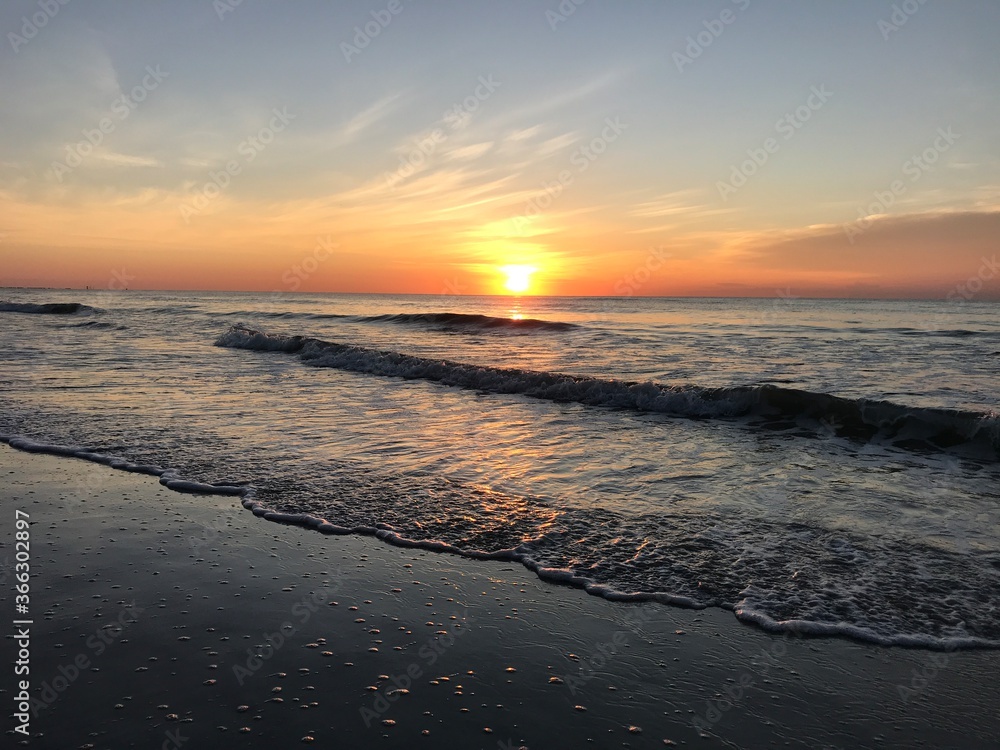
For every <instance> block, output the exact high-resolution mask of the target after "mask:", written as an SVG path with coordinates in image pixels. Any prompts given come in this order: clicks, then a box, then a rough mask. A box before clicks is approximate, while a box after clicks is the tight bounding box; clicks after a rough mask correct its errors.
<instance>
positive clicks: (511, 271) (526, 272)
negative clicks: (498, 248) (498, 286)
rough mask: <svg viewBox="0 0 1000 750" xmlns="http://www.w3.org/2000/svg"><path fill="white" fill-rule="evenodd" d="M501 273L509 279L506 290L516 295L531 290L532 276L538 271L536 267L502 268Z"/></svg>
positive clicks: (515, 266) (506, 282) (516, 266)
mask: <svg viewBox="0 0 1000 750" xmlns="http://www.w3.org/2000/svg"><path fill="white" fill-rule="evenodd" d="M499 270H500V272H501V273H502V274H504V275H505V276H506V277H507V280H506V281H505V282H504V288H505V289H506V290H507V291H509V292H513V293H514V294H523V293H524V292H527V291H528V290H529V289H530V288H531V275H532V274H533V273H535V272H536V271H537V270H538V269H537V268H535V267H534V266H522V265H509V266H501V267H500V269H499Z"/></svg>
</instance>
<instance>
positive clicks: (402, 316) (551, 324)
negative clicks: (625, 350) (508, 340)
mask: <svg viewBox="0 0 1000 750" xmlns="http://www.w3.org/2000/svg"><path fill="white" fill-rule="evenodd" d="M214 314H215V315H218V316H220V317H227V318H232V317H242V318H255V317H256V318H274V319H279V320H289V319H291V320H345V321H348V322H353V323H391V324H396V325H422V326H433V327H436V328H441V329H444V330H455V331H461V330H490V329H501V330H512V331H568V330H572V329H574V328H579V327H580V326H578V325H577V324H575V323H564V322H562V321H558V320H540V319H537V318H500V317H496V316H493V315H477V314H470V313H455V312H439V313H386V314H383V315H346V314H338V313H308V312H272V311H267V312H256V311H250V310H237V311H232V312H224V313H214Z"/></svg>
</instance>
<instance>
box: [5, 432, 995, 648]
mask: <svg viewBox="0 0 1000 750" xmlns="http://www.w3.org/2000/svg"><path fill="white" fill-rule="evenodd" d="M0 443H7V444H9V445H10V446H11V447H12V448H16V449H19V450H22V451H26V452H30V453H47V454H51V455H56V456H65V457H72V458H78V459H83V460H85V461H90V462H94V463H98V464H103V465H106V466H109V467H111V468H113V469H118V470H121V471H128V472H133V473H139V474H147V475H152V476H156V477H159V482H160V484H162V485H164V486H165V487H167V488H168V489H171V490H174V491H176V492H183V493H191V494H210V495H228V496H233V497H238V498H239V499H240V502H241V504H242V505H243V507H244V508H246V509H247V510H250V511H251V512H252V513H253V515H254V516H257V517H260V518H263V519H264V520H267V521H272V522H275V523H282V524H287V525H294V526H299V527H303V528H306V529H311V530H314V531H318V532H320V533H322V534H328V535H345V534H353V535H361V536H372V537H375V538H377V539H379V540H381V541H384V542H386V543H389V544H392V545H395V546H399V547H404V548H417V549H425V550H428V551H433V552H444V553H451V554H455V555H459V556H462V557H465V558H469V559H475V560H496V561H509V562H516V563H518V564H520V565H523V566H524V567H525V568H526V569H528V570H530V571H532V572H533V573H535V575H537V576H538V577H539V578H540V579H541V580H543V581H548V582H551V583H553V584H559V585H568V586H574V587H577V588H581V589H583V590H585V591H586V592H587V593H588V594H591V595H594V596H600V597H603V598H605V599H608V600H609V601H614V602H659V603H662V604H667V605H671V606H676V607H683V608H690V609H706V608H709V607H716V608H720V609H724V610H728V611H731V612H733V614H734V615H735V617H736V618H737V619H739V620H740V621H742V622H745V623H747V624H751V625H754V626H756V627H759V628H761V629H762V630H765V631H768V632H772V633H783V634H790V635H796V636H803V637H843V638H850V639H853V640H858V641H863V642H868V643H875V644H878V645H882V646H900V647H909V648H923V649H931V650H942V651H952V650H955V649H997V648H1000V640H998V639H997V638H996V637H995V633H996V628H995V627H993V628H986V629H982V628H978V629H977V628H970V629H967V628H966V623H965V622H962V623H960V624H959V625H955V624H954V614H955V610H954V607H955V606H956V599H957V598H961V597H965V598H966V599H971V600H972V601H974V602H975V603H977V604H981V603H982V601H983V597H984V596H985V594H984V593H983V591H984V589H983V588H982V586H985V585H988V584H989V580H992V579H989V580H987V579H983V580H972V581H966V582H965V587H964V588H963V590H961V591H957V590H951V589H949V595H948V600H947V603H948V611H947V612H946V617H945V618H944V619H945V622H946V625H945V626H944V627H940V628H936V629H935V628H930V632H928V628H929V626H931V625H932V624H933V623H932V622H930V621H928V620H927V618H926V615H927V612H926V611H922V612H918V614H919V615H921V616H922V617H923V618H924V619H920V618H919V617H918V618H917V619H916V621H915V622H916V624H917V625H918V627H913V626H914V622H910V621H902V620H900V619H899V613H896V614H895V615H894V609H893V607H896V606H898V602H897V601H895V600H896V599H898V600H901V601H904V602H906V601H908V600H909V599H910V597H909V596H906V595H905V594H912V593H913V592H912V590H908V589H906V588H905V587H906V586H907V585H908V584H912V583H913V581H912V580H910V581H900V580H897V578H896V577H895V576H891V575H889V574H890V573H891V572H892V571H891V570H887V571H883V573H884V575H886V576H889V577H887V578H885V580H882V579H880V578H877V577H876V578H871V579H870V580H867V581H865V580H864V579H862V580H861V581H859V580H856V579H854V578H852V579H851V583H852V586H851V587H850V588H848V589H846V590H844V591H842V592H838V593H840V594H841V595H842V596H846V597H847V599H846V600H845V601H840V600H838V599H834V602H835V603H836V602H839V603H841V604H844V605H850V606H854V605H857V611H856V612H854V613H853V614H854V615H856V618H853V621H852V619H846V620H845V619H843V613H842V612H839V611H836V610H827V609H824V608H823V607H822V606H814V607H812V609H813V611H809V608H808V607H806V608H805V609H806V610H807V611H806V612H803V613H802V614H800V615H799V616H797V617H795V616H786V615H785V612H786V611H796V610H799V609H801V605H802V602H801V601H799V600H801V599H802V598H803V597H804V596H807V595H809V594H810V590H808V589H807V590H804V591H802V590H799V588H798V584H796V585H792V586H791V587H787V586H786V587H785V588H781V587H771V588H768V587H766V586H763V585H761V584H763V581H760V582H754V583H750V584H749V585H747V584H744V588H743V590H741V591H740V590H738V589H735V590H734V591H738V594H736V598H735V599H729V598H726V597H725V596H720V594H721V591H719V590H714V589H717V588H718V587H716V586H712V585H708V586H706V585H705V584H706V583H707V582H706V581H703V580H701V579H697V585H696V586H695V587H694V589H691V586H690V585H689V586H687V587H686V588H684V587H677V590H675V592H674V593H671V592H670V590H669V589H668V590H664V589H661V588H659V587H656V588H648V587H645V586H643V585H642V583H641V582H640V581H641V578H640V579H636V580H634V581H631V582H629V581H624V582H619V583H617V584H611V583H601V582H598V581H596V580H594V575H595V573H596V572H599V570H600V567H601V566H591V568H590V569H588V568H586V566H583V567H584V569H583V570H578V569H576V568H578V567H580V566H578V565H570V566H567V567H562V566H561V565H558V564H557V565H553V564H552V563H551V562H549V561H548V560H547V559H546V558H547V557H548V556H549V555H548V554H547V552H549V551H547V550H546V548H545V547H546V543H547V542H549V543H551V542H552V541H553V540H558V539H559V538H561V537H562V536H564V535H565V534H566V531H563V532H558V531H551V530H550V531H549V532H547V533H545V534H542V535H541V536H537V537H534V538H522V539H521V541H520V543H516V544H515V546H512V547H507V548H499V549H498V548H494V549H491V550H481V549H475V548H470V547H468V546H466V545H458V544H455V543H449V542H446V541H443V540H440V539H434V538H430V539H428V538H414V537H412V536H408V535H407V534H406V533H405V532H404V533H401V532H400V531H398V530H397V529H396V528H394V527H393V526H391V525H389V524H386V523H375V524H356V523H353V524H352V523H351V522H350V521H349V520H346V519H345V520H341V519H338V520H341V523H346V524H349V525H341V523H333V522H331V521H329V520H327V519H326V518H325V517H324V515H325V514H322V513H315V512H305V511H294V510H293V511H281V510H275V509H272V508H270V507H268V506H267V505H265V504H264V503H263V502H262V501H261V500H259V499H258V490H257V487H255V486H254V485H253V483H252V482H250V481H245V480H238V479H229V480H227V481H219V482H205V481H196V480H193V479H188V478H185V477H184V476H182V475H181V473H180V471H179V470H178V469H176V468H163V467H161V466H157V465H154V464H148V463H136V462H132V461H128V460H126V459H124V458H121V457H118V456H114V455H110V454H107V453H101V452H97V451H95V450H92V449H89V448H86V447H82V446H69V445H60V444H53V443H44V442H39V441H36V440H32V439H29V438H25V437H22V436H19V435H4V434H0ZM584 515H585V516H586V519H587V521H588V524H587V528H593V525H592V523H593V521H594V519H593V518H592V517H591V516H592V512H590V511H588V512H587V513H586V514H584ZM600 520H601V521H602V523H600V524H599V525H598V528H603V527H604V526H605V525H608V524H610V525H611V528H609V529H607V534H608V535H610V536H614V537H618V536H620V533H621V529H620V528H617V527H615V525H614V522H613V519H610V518H601V519H600ZM656 529H657V534H662V533H663V532H664V528H663V526H662V524H661V523H659V520H657V523H656ZM679 532H680V533H681V534H685V533H686V532H685V531H684V530H683V529H680V530H679ZM595 533H597V532H596V531H595ZM800 533H801V532H800ZM570 536H571V537H572V538H574V539H575V538H578V536H579V534H578V533H572V534H571V535H570ZM701 536H702V537H704V534H702V535H701ZM765 536H766V535H758V538H759V540H761V542H762V541H763V540H764V539H765ZM666 541H667V542H668V543H667V544H665V545H663V551H664V552H665V553H666V554H668V555H669V556H670V557H675V556H676V555H677V553H678V546H679V545H678V544H677V543H673V544H671V543H669V542H670V540H666ZM674 541H675V542H678V541H679V539H677V540H674ZM700 541H701V543H705V540H704V539H703V538H702V539H701V540H700ZM698 543H699V538H698V537H697V536H696V537H695V538H693V539H689V540H688V541H687V542H686V544H687V545H688V546H690V545H692V544H695V545H696V544H698ZM801 543H803V544H805V547H806V550H811V551H814V552H815V551H816V550H820V551H822V550H823V549H824V548H825V547H831V546H833V547H836V549H837V550H839V549H840V547H841V546H843V545H844V542H843V541H842V540H840V539H839V537H837V538H834V539H833V540H825V541H824V540H822V539H819V540H817V539H812V538H809V539H806V540H805V541H804V542H801ZM776 544H778V545H783V542H781V541H780V540H778V541H777V542H776ZM654 546H655V545H654ZM782 548H783V547H782ZM835 551H836V550H835ZM767 552H768V550H766V549H765V550H763V552H761V551H758V554H755V555H748V556H747V555H741V556H740V561H741V563H742V562H745V561H747V560H751V561H752V560H754V559H756V560H757V564H759V565H760V566H763V569H762V571H761V572H764V570H766V569H770V568H771V567H773V566H774V565H775V564H776V561H777V558H776V556H775V555H773V554H767ZM631 559H632V560H633V561H634V560H635V559H636V558H635V557H634V556H633V557H632V558H631ZM820 560H821V561H825V562H827V563H829V560H827V559H825V558H823V557H822V556H821V557H820ZM612 562H614V561H612ZM648 562H649V564H651V565H654V566H655V565H660V564H663V562H664V561H663V560H657V559H656V558H650V559H649V560H648ZM689 562H690V561H689ZM716 562H717V561H716ZM937 562H940V561H937ZM986 562H987V565H990V564H992V566H993V567H997V566H1000V560H997V561H993V562H992V563H990V561H986ZM931 563H935V561H930V562H927V561H925V565H924V566H922V568H927V569H926V570H924V569H922V570H921V573H922V574H926V573H932V574H933V573H935V565H933V564H931ZM604 567H607V565H605V566H604ZM682 567H683V566H682ZM818 567H823V566H822V565H820V566H818ZM834 567H839V566H834ZM797 568H798V563H795V564H794V569H797ZM684 569H685V570H686V568H684ZM873 571H874V573H878V572H879V568H878V566H874V568H873ZM873 571H869V575H871V574H872V572H873ZM687 572H688V573H690V571H687ZM737 573H741V575H740V576H739V577H740V580H744V581H745V580H747V578H746V575H747V572H746V571H742V572H741V571H737ZM854 573H855V571H852V575H853V574H854ZM760 577H761V578H763V577H764V576H760ZM794 577H795V576H788V575H785V576H782V580H783V581H784V582H785V583H789V582H791V579H792V578H794ZM755 578H756V576H753V575H752V574H751V575H750V579H751V580H753V579H755ZM664 583H668V581H664ZM674 583H677V582H676V581H675V582H674ZM835 584H836V581H835V580H830V581H828V582H827V584H826V588H824V597H823V598H824V599H825V598H829V597H830V595H831V593H832V591H831V589H830V586H832V585H835ZM859 584H861V585H859ZM879 584H881V585H885V586H890V587H891V586H895V587H896V589H899V590H896V589H892V590H890V591H888V592H885V593H886V596H883V597H878V596H874V594H875V593H877V592H878V591H880V587H879ZM866 585H867V586H870V587H872V588H871V589H870V590H867V591H866V590H865V589H866ZM669 588H674V587H669ZM890 594H891V596H889V595H890ZM859 595H860V598H859V599H858V601H855V598H857V597H859ZM883 599H884V601H883ZM935 600H936V599H929V600H928V602H927V603H931V602H932V601H935ZM816 601H819V599H817V600H816ZM808 603H809V604H815V602H814V601H813V600H810V602H808ZM820 604H822V602H821V601H820ZM862 605H863V606H862ZM875 605H880V607H879V608H877V609H879V610H880V611H873V609H872V608H873V606H875ZM890 605H891V606H890ZM904 609H905V607H904ZM802 615H805V616H802ZM987 622H992V621H990V620H988V619H987Z"/></svg>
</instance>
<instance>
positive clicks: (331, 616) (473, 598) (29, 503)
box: [0, 446, 1000, 750]
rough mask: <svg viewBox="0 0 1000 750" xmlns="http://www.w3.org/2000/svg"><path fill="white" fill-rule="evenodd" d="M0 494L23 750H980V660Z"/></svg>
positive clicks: (470, 566) (3, 461)
mask: <svg viewBox="0 0 1000 750" xmlns="http://www.w3.org/2000/svg"><path fill="white" fill-rule="evenodd" d="M0 472H2V476H3V477H4V479H5V480H6V481H5V482H4V485H3V487H4V489H3V491H2V493H0V498H2V502H3V505H4V521H3V523H2V524H0V531H2V536H0V562H3V563H4V567H3V572H0V577H2V578H4V581H5V583H4V585H3V587H2V590H0V607H2V608H3V609H4V611H5V612H8V613H10V612H13V601H14V591H13V589H12V581H11V576H12V574H13V572H12V570H11V569H10V566H9V562H8V561H9V560H10V559H11V557H12V555H13V550H14V546H13V539H14V537H13V531H14V526H13V524H14V511H15V510H16V509H19V510H22V511H24V512H27V513H29V514H30V517H31V522H32V525H31V541H32V547H31V566H32V575H31V592H32V594H31V601H32V604H31V608H32V611H31V614H32V619H33V620H34V624H33V625H32V633H31V687H30V692H31V695H32V699H33V702H35V701H40V704H39V703H35V706H34V708H35V709H37V711H33V713H37V715H33V716H32V717H31V721H30V726H31V732H32V737H31V740H30V742H31V744H32V745H34V746H36V747H53V748H55V747H60V748H63V747H86V746H88V745H90V746H92V747H94V748H103V747H160V746H166V745H169V743H171V742H172V743H174V746H176V747H181V746H185V745H186V746H188V747H200V746H204V743H206V742H209V741H213V740H214V741H216V742H218V741H220V740H222V741H223V742H225V744H226V746H227V747H229V746H232V747H263V746H272V745H273V744H274V743H282V744H287V743H293V742H294V743H300V742H303V741H304V739H303V738H306V737H313V738H314V741H315V742H319V743H323V744H329V743H331V742H334V741H336V742H339V743H340V744H341V745H342V746H346V747H369V746H373V745H374V746H378V747H411V746H412V745H413V744H415V743H420V742H422V741H424V740H425V739H426V740H429V741H431V742H433V743H434V745H435V746H437V747H462V748H468V747H482V748H490V750H492V748H497V747H515V748H516V747H519V746H522V745H523V746H527V747H570V746H574V747H575V746H578V745H581V744H584V743H587V742H590V743H591V744H594V743H596V744H594V746H597V747H632V748H638V747H662V746H664V741H665V740H669V741H670V742H673V743H676V744H678V745H692V746H697V747H706V748H708V747H733V746H735V747H747V748H757V747H760V748H763V747H772V746H776V745H779V744H782V745H784V744H785V743H787V746H790V747H810V748H815V747H830V748H833V747H842V748H847V747H858V746H866V747H867V746H873V745H877V746H879V747H901V748H902V747H919V746H927V747H956V748H957V747H963V748H980V747H982V748H987V747H995V739H994V735H995V732H996V729H997V727H996V723H997V722H996V719H995V717H996V716H997V715H998V708H1000V698H998V697H997V696H995V695H992V694H988V693H987V694H984V693H986V691H983V690H982V689H981V687H982V686H984V685H988V684H990V680H991V679H992V678H993V676H994V675H995V674H996V671H997V667H998V666H1000V654H998V653H996V652H994V651H978V650H970V651H958V652H931V651H924V650H915V649H900V648H883V647H879V646H875V645H870V644H864V643H858V642H851V641H846V640H841V639H816V638H809V639H801V638H796V637H789V636H786V637H778V636H775V635H771V634H768V633H766V632H763V631H761V630H759V629H757V628H752V627H748V626H745V625H742V624H740V623H739V622H738V621H736V620H734V618H733V617H732V615H731V614H730V613H727V612H726V611H724V610H718V609H704V610H688V609H679V608H675V607H667V606H664V605H661V604H657V603H649V602H647V603H621V602H612V601H608V600H606V599H603V598H600V597H595V596H591V595H589V594H587V593H586V592H585V591H584V590H582V589H579V588H572V587H568V586H562V585H560V586H554V585H552V584H551V583H547V582H546V581H544V580H541V579H539V578H537V577H536V576H535V575H534V574H532V573H531V572H530V571H528V570H526V569H524V568H523V567H521V565H520V564H514V563H512V562H503V561H496V560H492V561H490V560H482V561H479V560H474V559H470V558H468V557H464V556H462V557H459V556H454V555H441V554H436V553H434V552H430V551H427V550H423V549H418V548H412V547H405V546H395V545H388V544H383V543H382V541H381V540H379V539H375V538H372V537H363V536H356V535H324V534H305V533H303V532H302V530H300V529H296V528H289V527H288V526H285V525H283V524H262V523H259V519H258V518H257V516H256V515H255V514H253V513H247V512H246V511H245V510H244V509H242V508H241V507H240V506H239V503H237V502H236V498H234V497H232V496H225V495H205V494H199V495H193V494H182V493H179V492H174V491H169V490H168V489H167V487H165V486H163V485H161V484H158V483H157V482H155V481H152V479H151V478H150V477H147V476H142V475H140V476H136V475H135V474H129V473H126V472H122V471H113V470H112V469H111V468H109V467H108V466H106V465H101V464H95V463H91V462H87V463H81V462H79V461H69V460H67V459H66V458H65V457H61V456H50V455H43V454H41V453H25V452H22V451H19V450H16V449H14V448H12V447H10V446H0ZM331 602H336V604H332V603H331ZM352 607H356V608H357V609H354V610H352V609H351V608H352ZM102 646H103V648H101V647H102ZM7 648H8V653H12V648H11V645H10V644H9V643H8V646H7ZM81 656H82V658H83V659H85V660H86V662H87V664H86V665H85V666H82V667H81V666H79V665H82V664H83V661H80V660H79V657H81ZM12 661H13V660H10V661H9V662H8V663H11V662H12ZM74 668H76V674H75V676H74V677H73V679H72V680H70V679H69V677H68V675H72V674H74V673H73V670H74ZM60 677H62V679H63V680H64V681H65V682H66V685H65V688H64V689H63V690H61V691H60V690H58V689H57V682H56V681H57V679H58V678H60ZM445 678H447V679H445ZM553 678H555V679H553ZM14 680H15V676H14V674H13V666H11V667H9V672H8V674H7V676H6V677H5V679H4V680H3V681H0V697H2V699H4V700H8V701H10V702H11V703H13V702H14V701H13V698H14V696H15V693H16V690H15V688H16V684H15V682H14ZM58 684H59V685H61V684H62V683H61V682H60V683H58ZM84 685H87V686H88V688H84V687H83V686H84ZM46 686H47V687H48V690H49V691H50V692H47V691H46ZM276 688H277V689H276ZM276 698H278V699H280V701H279V700H275V699H276ZM46 699H51V700H46ZM312 704H316V705H312ZM8 705H10V704H8ZM244 707H245V708H244ZM577 707H580V708H577ZM293 709H294V710H293ZM581 709H585V710H581ZM428 712H429V713H428ZM8 722H9V723H8V725H7V726H5V728H4V731H5V733H6V734H8V735H9V736H12V737H14V738H15V739H18V740H20V739H23V738H22V737H21V736H20V735H18V734H15V733H14V731H13V728H12V724H11V723H10V722H13V719H11V718H9V717H8ZM244 729H245V730H247V731H243V730H244ZM487 730H489V731H487ZM633 730H641V731H633ZM424 731H426V732H428V734H427V735H424V734H423V732H424ZM171 733H173V734H171ZM178 736H183V737H185V738H190V739H184V740H183V741H181V740H178ZM307 742H308V741H307ZM165 743H166V745H165ZM188 743H190V744H188Z"/></svg>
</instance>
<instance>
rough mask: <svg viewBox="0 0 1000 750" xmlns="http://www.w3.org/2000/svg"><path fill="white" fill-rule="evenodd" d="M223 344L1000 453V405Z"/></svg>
mask: <svg viewBox="0 0 1000 750" xmlns="http://www.w3.org/2000/svg"><path fill="white" fill-rule="evenodd" d="M215 345H216V346H220V347H225V348H230V349H247V350H252V351H264V352H284V353H287V354H295V355H297V356H298V357H299V359H301V360H302V362H304V363H305V364H308V365H311V366H314V367H332V368H336V369H340V370H348V371H351V372H360V373H365V374H369V375H379V376H383V377H401V378H405V379H408V380H427V381H431V382H436V383H441V384H443V385H449V386H454V387H459V388H466V389H470V390H476V391H481V392H487V393H496V394H518V395H524V396H530V397H533V398H538V399H544V400H549V401H556V402H574V403H580V404H584V405H587V406H603V407H611V408H618V409H630V410H634V411H644V412H656V413H661V414H668V415H671V416H679V417H689V418H694V419H712V418H754V417H755V418H759V419H761V420H763V421H764V422H771V423H774V422H780V421H781V420H789V419H791V420H796V422H799V423H801V422H803V421H805V422H807V423H811V424H817V423H818V424H819V425H822V429H823V430H824V431H826V432H828V433H831V434H836V435H837V436H839V437H848V438H852V439H860V440H865V441H869V440H879V441H887V442H890V443H893V444H895V445H897V446H898V447H901V448H905V449H912V450H918V451H919V450H925V451H937V450H946V449H950V448H954V447H956V446H959V445H965V444H973V445H975V446H976V447H978V448H981V449H984V450H985V451H986V453H987V455H988V457H989V458H991V459H992V460H997V459H998V458H1000V416H998V415H997V414H995V413H992V412H989V413H987V412H973V411H962V410H958V409H944V408H927V407H913V406H907V405H904V404H897V403H895V402H892V401H883V400H875V399H865V398H860V399H848V398H843V397H841V396H835V395H832V394H829V393H818V392H813V391H804V390H798V389H794V388H783V387H780V386H774V385H745V386H732V387H719V388H707V387H703V386H697V385H662V384H658V383H653V382H648V381H647V382H632V381H625V380H606V379H602V378H595V377H581V376H574V375H565V374H561V373H554V372H544V371H542V372H539V371H533V370H521V369H517V368H500V367H490V366H481V365H472V364H466V363H461V362H451V361H448V360H439V359H428V358H424V357H418V356H413V355H409V354H402V353H400V352H393V351H380V350H377V349H369V348H366V347H361V346H353V345H350V344H338V343H332V342H328V341H322V340H320V339H316V338H311V337H305V336H278V335H272V334H267V333H263V332H261V331H257V330H254V329H252V328H247V327H245V326H242V325H236V326H232V327H231V328H230V329H229V330H228V331H227V332H226V333H224V334H223V335H221V336H220V337H219V338H218V339H217V340H216V341H215Z"/></svg>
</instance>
